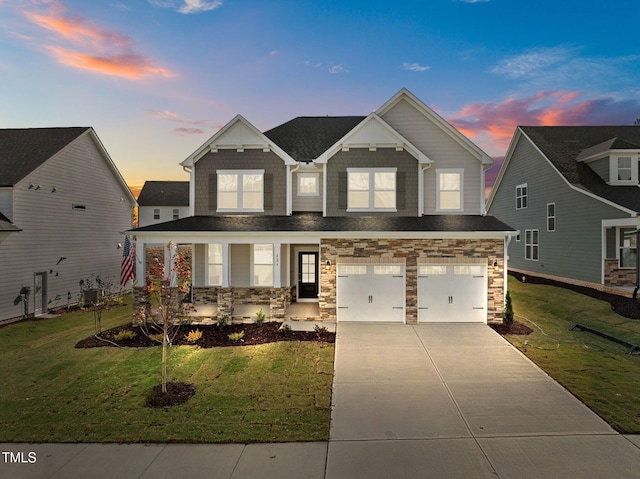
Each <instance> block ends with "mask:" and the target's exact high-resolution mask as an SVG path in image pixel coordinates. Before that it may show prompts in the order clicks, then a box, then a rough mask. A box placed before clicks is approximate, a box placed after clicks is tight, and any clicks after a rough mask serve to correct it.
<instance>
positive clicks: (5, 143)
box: [0, 127, 89, 186]
mask: <svg viewBox="0 0 640 479" xmlns="http://www.w3.org/2000/svg"><path fill="white" fill-rule="evenodd" d="M88 129H89V127H72V128H24V129H6V130H0V186H13V185H15V184H16V183H18V182H19V181H20V180H22V179H23V178H24V177H25V176H27V175H28V174H29V173H31V172H32V171H33V170H35V169H36V168H37V167H39V166H40V165H41V164H43V163H44V162H45V161H47V160H48V159H49V158H51V157H52V156H53V155H54V154H56V153H57V152H58V151H60V150H61V149H62V148H64V147H65V146H67V145H68V144H69V143H71V142H72V141H73V140H75V139H76V138H78V137H79V136H80V135H82V134H83V133H84V132H85V131H87V130H88Z"/></svg>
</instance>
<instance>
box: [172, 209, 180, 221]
mask: <svg viewBox="0 0 640 479" xmlns="http://www.w3.org/2000/svg"><path fill="white" fill-rule="evenodd" d="M173 219H174V220H177V219H180V210H179V209H178V208H174V209H173Z"/></svg>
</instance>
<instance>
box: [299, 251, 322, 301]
mask: <svg viewBox="0 0 640 479" xmlns="http://www.w3.org/2000/svg"><path fill="white" fill-rule="evenodd" d="M317 297H318V253H299V254H298V298H302V299H304V298H317Z"/></svg>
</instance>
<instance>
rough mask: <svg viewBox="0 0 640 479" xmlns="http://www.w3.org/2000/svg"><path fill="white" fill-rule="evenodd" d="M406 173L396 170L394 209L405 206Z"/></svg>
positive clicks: (400, 208) (402, 208)
mask: <svg viewBox="0 0 640 479" xmlns="http://www.w3.org/2000/svg"><path fill="white" fill-rule="evenodd" d="M406 184H407V174H406V172H404V171H398V172H396V209H399V210H404V209H405V208H406V207H407V185H406Z"/></svg>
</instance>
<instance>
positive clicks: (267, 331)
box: [76, 322, 336, 348]
mask: <svg viewBox="0 0 640 479" xmlns="http://www.w3.org/2000/svg"><path fill="white" fill-rule="evenodd" d="M281 325H282V323H278V322H267V323H264V324H262V325H257V324H255V323H251V324H229V325H227V326H225V327H224V328H219V327H218V326H214V325H206V326H196V325H192V326H180V328H179V329H178V333H177V335H176V336H175V338H174V340H173V344H174V345H190V346H199V347H201V348H216V347H223V346H253V345H257V344H265V343H273V342H277V341H318V342H324V343H335V341H336V334H335V333H331V332H328V331H323V332H315V331H280V330H279V328H280V326H281ZM123 330H126V331H132V332H134V333H135V334H136V336H135V337H134V338H133V339H125V340H120V341H118V340H116V335H117V334H118V333H119V332H120V331H123ZM192 330H200V331H202V337H201V338H200V339H198V340H197V341H195V342H193V343H189V342H187V341H186V339H185V336H186V335H187V334H188V333H189V331H192ZM242 331H244V337H243V338H242V339H241V340H240V341H232V340H230V339H229V335H230V334H233V333H240V332H242ZM100 338H102V339H105V340H107V341H110V343H109V342H106V341H101V340H100V339H97V338H96V337H95V336H89V337H88V338H85V339H83V340H82V341H79V342H78V343H77V344H76V348H99V347H108V346H111V347H115V345H117V346H121V347H133V348H146V347H151V346H159V345H160V343H159V342H157V341H154V340H152V339H150V338H149V337H147V336H146V335H145V334H144V333H143V331H142V330H141V329H140V328H139V327H137V326H132V325H130V324H125V325H122V326H118V327H116V328H112V329H108V330H105V331H103V332H102V333H101V334H100ZM111 343H115V344H111Z"/></svg>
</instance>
